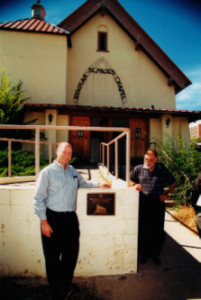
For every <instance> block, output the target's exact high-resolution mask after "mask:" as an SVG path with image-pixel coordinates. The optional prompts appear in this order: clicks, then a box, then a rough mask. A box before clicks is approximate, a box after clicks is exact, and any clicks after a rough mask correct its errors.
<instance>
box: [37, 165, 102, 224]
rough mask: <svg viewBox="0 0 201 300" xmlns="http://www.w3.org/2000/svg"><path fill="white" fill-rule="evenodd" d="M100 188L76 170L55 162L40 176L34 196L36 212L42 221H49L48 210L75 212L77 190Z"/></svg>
mask: <svg viewBox="0 0 201 300" xmlns="http://www.w3.org/2000/svg"><path fill="white" fill-rule="evenodd" d="M79 187H82V188H92V187H95V188H96V187H98V184H94V183H92V182H89V181H86V180H85V179H84V178H83V177H82V176H81V175H80V173H78V172H77V171H76V169H75V168H74V167H73V166H71V165H67V167H66V169H65V170H64V168H63V166H62V165H61V164H59V163H58V162H57V161H54V162H53V163H52V164H50V165H49V166H47V167H45V168H44V169H43V170H42V171H41V172H40V174H39V176H38V180H37V184H36V192H35V195H34V212H35V213H36V214H37V215H38V216H39V218H40V220H45V219H47V217H46V208H50V209H51V210H54V211H57V212H64V211H75V210H76V202H77V201H76V196H77V189H78V188H79Z"/></svg>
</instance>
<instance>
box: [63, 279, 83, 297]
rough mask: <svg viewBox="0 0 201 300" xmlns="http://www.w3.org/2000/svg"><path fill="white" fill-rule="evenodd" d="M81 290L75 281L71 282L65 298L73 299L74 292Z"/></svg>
mask: <svg viewBox="0 0 201 300" xmlns="http://www.w3.org/2000/svg"><path fill="white" fill-rule="evenodd" d="M79 290H80V288H79V286H78V285H77V284H75V283H71V284H70V285H69V287H68V290H67V293H66V297H65V300H67V299H71V296H72V294H75V293H78V292H79Z"/></svg>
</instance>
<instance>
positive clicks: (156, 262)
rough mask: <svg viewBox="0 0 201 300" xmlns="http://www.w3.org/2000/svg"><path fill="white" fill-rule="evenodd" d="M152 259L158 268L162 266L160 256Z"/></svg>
mask: <svg viewBox="0 0 201 300" xmlns="http://www.w3.org/2000/svg"><path fill="white" fill-rule="evenodd" d="M152 259H153V262H154V263H155V265H157V266H160V265H161V260H160V258H159V257H158V256H153V257H152Z"/></svg>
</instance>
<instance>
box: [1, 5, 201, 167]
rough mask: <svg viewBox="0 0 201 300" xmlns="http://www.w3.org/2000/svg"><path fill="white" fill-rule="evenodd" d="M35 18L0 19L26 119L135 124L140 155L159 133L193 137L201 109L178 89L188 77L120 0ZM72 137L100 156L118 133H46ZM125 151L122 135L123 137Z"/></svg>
mask: <svg viewBox="0 0 201 300" xmlns="http://www.w3.org/2000/svg"><path fill="white" fill-rule="evenodd" d="M32 10H33V14H32V17H31V18H29V19H26V20H18V21H11V22H7V23H3V24H0V66H3V67H4V68H5V70H6V71H7V72H8V73H10V74H11V76H12V79H13V81H14V80H16V81H18V80H19V79H21V80H22V81H23V87H24V90H25V97H30V99H29V100H28V101H27V104H26V120H27V121H28V120H31V119H34V118H37V122H36V124H47V125H49V124H51V125H76V126H77V125H79V126H81V127H82V126H109V127H129V128H130V129H131V157H133V158H134V157H142V156H143V154H144V152H145V150H146V149H147V148H148V147H149V146H150V143H151V142H153V141H154V140H155V139H159V140H160V141H162V142H165V140H166V138H167V136H170V137H173V138H174V137H176V135H181V136H183V137H184V138H185V139H186V140H189V128H188V124H189V122H192V121H195V120H198V119H200V118H201V112H200V111H196V112H195V111H194V112H192V111H181V110H176V102H175V94H176V93H179V92H180V91H181V90H183V89H184V88H186V87H187V86H188V85H190V84H191V82H190V80H189V79H188V78H187V77H186V76H185V75H184V74H183V73H182V71H181V70H180V69H179V68H178V67H177V66H176V65H175V64H174V63H173V62H172V61H171V60H170V59H169V58H168V56H167V55H166V54H165V53H164V52H163V51H162V50H161V49H160V48H159V46H158V45H156V43H155V42H154V41H153V40H152V39H151V38H150V37H149V36H148V35H147V34H146V32H145V31H144V30H143V29H142V28H141V27H140V26H139V25H138V24H137V23H136V22H135V20H134V19H133V18H132V17H131V16H130V15H129V14H128V13H127V12H126V11H125V10H124V8H123V7H122V6H121V5H120V4H119V2H118V1H117V0H88V1H85V2H84V3H83V5H82V6H80V7H79V8H78V9H77V10H76V11H74V12H73V13H72V14H71V15H70V16H68V17H67V18H66V19H64V20H63V21H61V23H60V24H58V26H54V25H52V24H49V23H47V22H46V21H45V20H44V15H45V11H44V7H43V6H42V5H41V4H39V3H38V2H37V3H36V4H34V5H33V6H32ZM46 137H47V138H48V140H49V141H51V142H55V141H57V142H59V141H63V140H69V141H70V142H71V143H72V145H73V148H74V154H75V155H76V156H79V157H80V158H81V159H82V160H87V161H89V162H92V163H96V162H98V161H99V144H100V142H103V141H105V142H107V141H109V140H111V139H112V138H113V137H115V134H113V133H102V132H92V133H90V132H87V131H82V130H80V131H71V132H69V133H68V132H63V131H61V132H60V131H58V132H48V131H47V132H46ZM119 147H120V153H121V155H122V157H123V156H124V155H123V154H124V151H125V145H124V141H123V142H122V143H120V146H119Z"/></svg>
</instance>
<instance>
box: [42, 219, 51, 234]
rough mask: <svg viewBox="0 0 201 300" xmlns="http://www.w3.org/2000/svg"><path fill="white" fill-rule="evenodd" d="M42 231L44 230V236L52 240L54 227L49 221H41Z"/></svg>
mask: <svg viewBox="0 0 201 300" xmlns="http://www.w3.org/2000/svg"><path fill="white" fill-rule="evenodd" d="M41 230H42V234H43V235H45V236H46V237H48V238H50V237H51V234H52V233H53V230H52V227H51V226H50V224H49V223H48V221H47V220H42V221H41Z"/></svg>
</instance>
